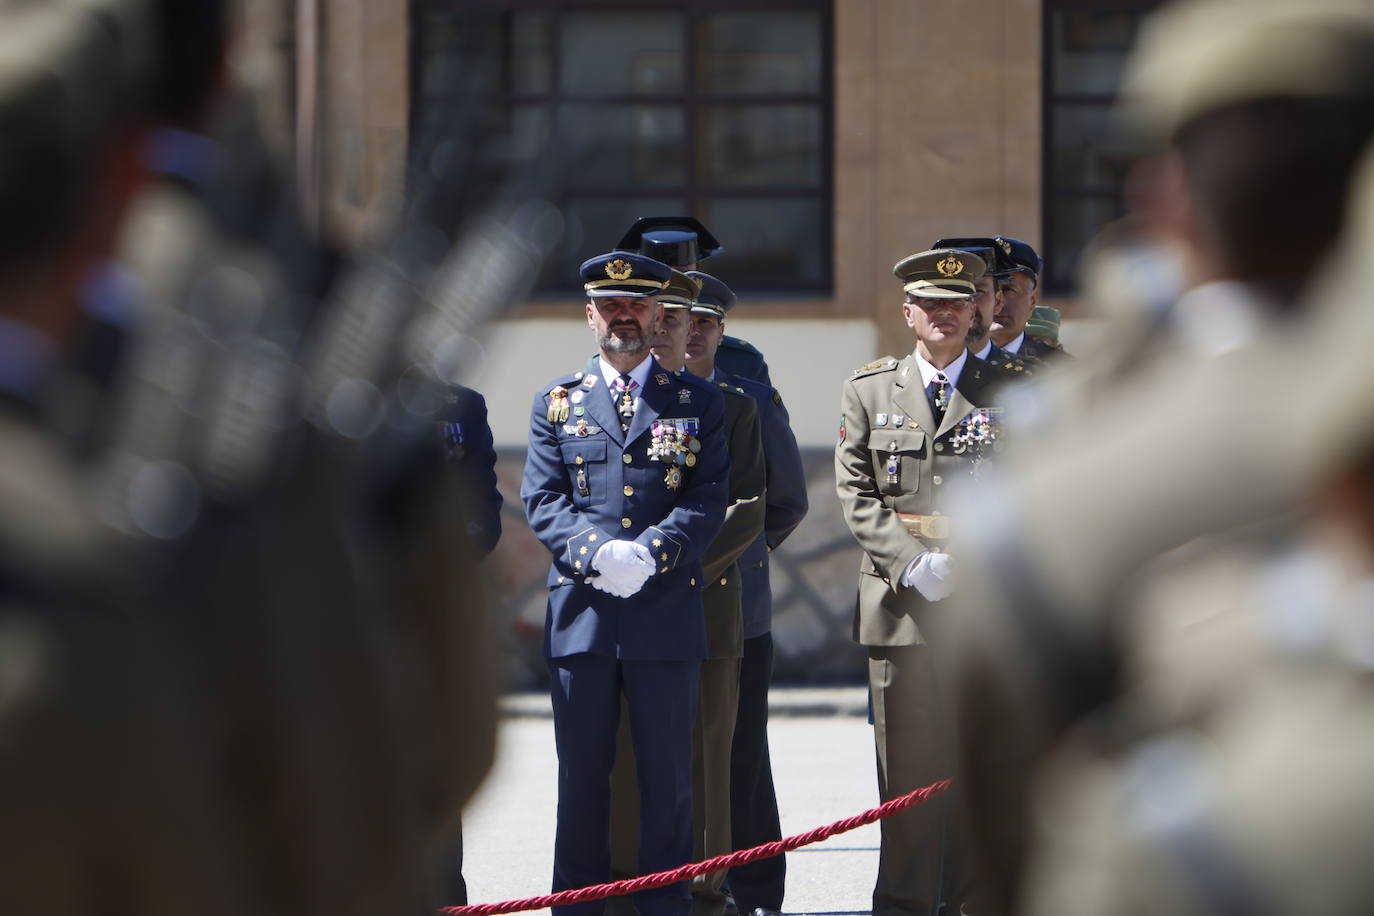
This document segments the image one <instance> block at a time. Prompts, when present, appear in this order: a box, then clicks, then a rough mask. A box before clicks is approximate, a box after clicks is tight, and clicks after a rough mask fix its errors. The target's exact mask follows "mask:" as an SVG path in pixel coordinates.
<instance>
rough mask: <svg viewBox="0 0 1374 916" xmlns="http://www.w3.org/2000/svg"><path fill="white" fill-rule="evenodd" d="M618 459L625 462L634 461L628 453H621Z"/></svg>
mask: <svg viewBox="0 0 1374 916" xmlns="http://www.w3.org/2000/svg"><path fill="white" fill-rule="evenodd" d="M620 460H621V461H623V462H625V463H626V464H629V463H630V462H631V461H634V459H633V458H631V457H630V456H629V455H621V456H620Z"/></svg>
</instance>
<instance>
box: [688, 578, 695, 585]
mask: <svg viewBox="0 0 1374 916" xmlns="http://www.w3.org/2000/svg"><path fill="white" fill-rule="evenodd" d="M689 581H690V582H691V583H692V584H693V585H696V584H697V580H696V579H691V580H689Z"/></svg>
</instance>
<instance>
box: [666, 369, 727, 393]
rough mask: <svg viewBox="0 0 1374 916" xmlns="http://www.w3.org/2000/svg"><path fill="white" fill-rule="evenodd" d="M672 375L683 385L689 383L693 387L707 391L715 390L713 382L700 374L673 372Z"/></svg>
mask: <svg viewBox="0 0 1374 916" xmlns="http://www.w3.org/2000/svg"><path fill="white" fill-rule="evenodd" d="M672 377H673V378H674V379H676V380H677V381H679V382H681V383H682V384H684V385H691V386H692V387H693V388H705V389H707V390H708V391H715V390H716V385H715V383H714V382H708V381H707V380H706V379H704V378H702V377H701V376H699V375H693V374H692V373H690V372H675V373H672Z"/></svg>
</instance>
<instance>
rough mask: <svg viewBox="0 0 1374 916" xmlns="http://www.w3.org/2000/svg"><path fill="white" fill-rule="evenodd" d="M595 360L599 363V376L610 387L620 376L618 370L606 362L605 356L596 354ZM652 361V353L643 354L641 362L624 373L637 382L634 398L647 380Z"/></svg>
mask: <svg viewBox="0 0 1374 916" xmlns="http://www.w3.org/2000/svg"><path fill="white" fill-rule="evenodd" d="M597 361H598V362H599V363H601V377H602V378H604V379H605V380H606V387H607V388H610V387H611V385H612V383H613V382H615V381H616V380H617V379H619V378H620V371H619V370H618V369H616V367H615V366H612V365H611V364H610V363H608V362H606V357H604V356H598V357H597ZM653 361H654V358H653V355H652V354H650V355H648V356H645V357H644V361H643V362H641V363H640V364H639V365H638V366H635V367H634V368H633V369H631V370H630V371H629V372H627V373H626V375H628V376H629V377H630V378H632V379H634V380H635V381H636V382H638V383H639V387H638V388H636V389H635V397H636V398H637V397H639V394H640V392H642V391H643V390H644V386H645V384H646V383H647V382H648V381H649V367H650V366H651V365H653Z"/></svg>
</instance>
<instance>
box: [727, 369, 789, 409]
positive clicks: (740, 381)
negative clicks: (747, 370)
mask: <svg viewBox="0 0 1374 916" xmlns="http://www.w3.org/2000/svg"><path fill="white" fill-rule="evenodd" d="M730 384H732V385H736V386H738V387H739V388H740V389H741V390H742V391H743V392H744V393H745V394H749V395H753V396H754V397H755V398H757V399H758V400H760V401H767V400H771V401H773V403H775V404H781V403H782V396H781V395H779V394H778V389H776V388H774V387H773V386H772V385H770V384H768V383H767V382H761V381H759V380H758V379H756V378H748V377H746V376H743V375H736V376H732V377H731V379H730Z"/></svg>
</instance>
